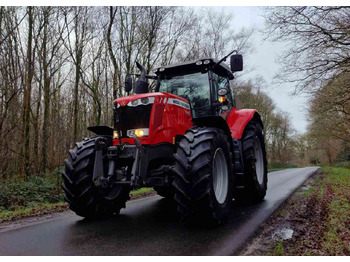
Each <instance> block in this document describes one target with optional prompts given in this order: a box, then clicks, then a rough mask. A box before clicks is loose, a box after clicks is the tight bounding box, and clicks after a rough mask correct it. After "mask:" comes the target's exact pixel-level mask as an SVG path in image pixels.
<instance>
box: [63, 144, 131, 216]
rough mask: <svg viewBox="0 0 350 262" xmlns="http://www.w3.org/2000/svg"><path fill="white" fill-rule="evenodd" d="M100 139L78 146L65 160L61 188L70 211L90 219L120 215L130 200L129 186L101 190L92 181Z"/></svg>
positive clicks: (116, 186) (115, 186)
mask: <svg viewBox="0 0 350 262" xmlns="http://www.w3.org/2000/svg"><path fill="white" fill-rule="evenodd" d="M97 138H98V137H93V138H90V139H86V140H84V141H82V142H78V143H76V146H75V147H74V149H72V150H70V151H69V157H68V158H67V159H65V160H64V164H65V170H64V172H63V173H62V177H63V183H62V188H63V190H64V193H65V196H64V198H65V200H66V202H68V204H69V208H70V209H71V210H73V211H74V212H75V213H76V214H77V215H79V216H82V217H88V218H100V217H107V216H111V215H113V214H119V211H120V209H121V208H125V202H126V201H127V200H128V199H129V192H130V187H129V186H124V185H112V186H111V187H109V188H105V189H102V188H101V189H100V188H97V187H96V186H95V184H94V183H93V181H92V176H93V170H94V162H95V141H96V139H97Z"/></svg>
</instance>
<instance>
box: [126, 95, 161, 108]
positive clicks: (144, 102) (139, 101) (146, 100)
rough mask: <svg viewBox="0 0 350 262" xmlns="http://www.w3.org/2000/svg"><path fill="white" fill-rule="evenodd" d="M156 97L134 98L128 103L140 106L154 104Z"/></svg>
mask: <svg viewBox="0 0 350 262" xmlns="http://www.w3.org/2000/svg"><path fill="white" fill-rule="evenodd" d="M154 100H155V97H143V98H140V99H136V100H132V101H130V102H129V103H128V106H133V107H134V106H139V105H149V104H153V103H154Z"/></svg>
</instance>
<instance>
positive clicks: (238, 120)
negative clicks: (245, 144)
mask: <svg viewBox="0 0 350 262" xmlns="http://www.w3.org/2000/svg"><path fill="white" fill-rule="evenodd" d="M253 118H254V119H256V120H257V121H258V122H259V123H260V124H261V127H262V128H263V123H262V121H261V118H260V114H259V113H258V111H256V110H255V109H239V110H237V109H235V108H233V109H232V110H231V112H230V114H229V116H228V117H227V125H228V127H229V128H230V131H231V136H232V138H236V139H241V138H242V135H243V132H244V129H245V127H246V125H247V124H248V123H249V121H251V120H252V119H253Z"/></svg>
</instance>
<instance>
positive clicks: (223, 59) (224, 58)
mask: <svg viewBox="0 0 350 262" xmlns="http://www.w3.org/2000/svg"><path fill="white" fill-rule="evenodd" d="M234 52H236V54H237V52H238V51H237V50H236V49H235V50H233V51H232V52H230V53H229V54H228V55H227V56H225V57H223V58H222V59H221V60H220V61H219V62H217V63H216V64H215V65H220V64H221V63H222V62H223V61H226V59H227V58H228V57H229V56H230V55H232V54H233V53H234Z"/></svg>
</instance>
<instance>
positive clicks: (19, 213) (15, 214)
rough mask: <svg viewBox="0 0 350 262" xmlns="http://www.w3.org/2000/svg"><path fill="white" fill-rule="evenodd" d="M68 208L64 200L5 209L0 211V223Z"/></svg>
mask: <svg viewBox="0 0 350 262" xmlns="http://www.w3.org/2000/svg"><path fill="white" fill-rule="evenodd" d="M67 209H68V204H67V203H65V202H58V203H53V204H49V203H43V204H36V205H33V206H30V207H19V208H18V209H16V210H11V211H9V210H5V211H1V212H0V223H1V222H5V221H12V220H17V219H21V218H26V217H32V216H39V215H44V214H49V213H53V212H61V211H65V210H67Z"/></svg>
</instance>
